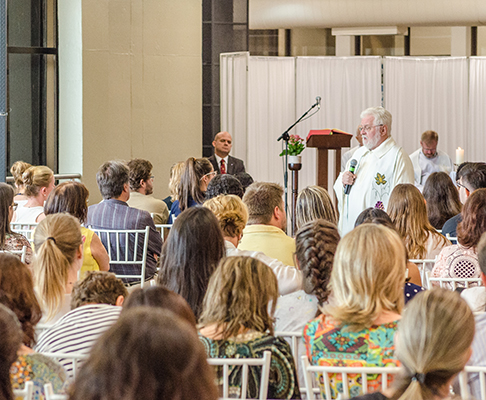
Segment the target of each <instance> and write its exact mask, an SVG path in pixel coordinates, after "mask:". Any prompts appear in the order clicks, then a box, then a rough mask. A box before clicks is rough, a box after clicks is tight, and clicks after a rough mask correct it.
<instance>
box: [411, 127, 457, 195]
mask: <svg viewBox="0 0 486 400" xmlns="http://www.w3.org/2000/svg"><path fill="white" fill-rule="evenodd" d="M438 142H439V135H438V134H437V132H434V131H425V132H424V133H422V137H421V138H420V146H421V147H420V149H418V150H417V151H415V152H413V153H412V154H410V160H412V164H413V172H414V184H415V186H416V187H417V189H419V190H420V191H422V190H423V188H424V185H425V182H426V181H427V178H428V177H429V175H430V174H432V172H445V173H447V174H448V175H449V176H451V173H452V171H454V164H453V163H452V160H451V158H450V157H449V155H447V154H446V153H444V152H442V151H440V150H437V143H438ZM451 177H452V176H451Z"/></svg>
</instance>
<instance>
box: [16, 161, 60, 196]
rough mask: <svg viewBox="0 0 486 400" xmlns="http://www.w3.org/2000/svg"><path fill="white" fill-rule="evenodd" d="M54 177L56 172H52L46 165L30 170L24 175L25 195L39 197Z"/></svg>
mask: <svg viewBox="0 0 486 400" xmlns="http://www.w3.org/2000/svg"><path fill="white" fill-rule="evenodd" d="M53 176H54V172H52V170H51V169H50V168H49V167H46V166H45V165H38V166H35V167H30V168H28V169H27V170H26V171H25V172H24V173H23V174H22V181H23V182H24V189H25V195H26V196H27V197H35V196H37V195H38V194H39V190H40V189H41V188H43V187H47V186H49V184H50V183H51V180H52V177H53Z"/></svg>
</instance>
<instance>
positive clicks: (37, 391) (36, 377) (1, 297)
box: [0, 254, 66, 399]
mask: <svg viewBox="0 0 486 400" xmlns="http://www.w3.org/2000/svg"><path fill="white" fill-rule="evenodd" d="M0 304H3V305H4V306H5V307H8V308H9V309H10V310H12V311H13V312H14V313H15V315H16V316H17V318H18V320H19V322H20V325H21V327H22V344H21V346H20V349H19V350H18V352H17V355H18V357H17V359H16V361H15V362H14V363H13V364H12V367H11V368H10V374H11V379H12V386H13V388H14V389H23V388H24V386H25V382H27V381H32V382H33V383H34V398H36V399H44V384H46V383H49V382H50V383H52V386H53V389H54V391H55V392H56V393H57V392H59V391H61V390H62V389H63V386H64V382H65V381H66V373H65V371H64V369H63V368H62V367H61V365H59V364H58V363H57V362H55V361H53V360H52V359H51V358H48V357H46V356H44V355H42V354H39V353H36V352H34V350H32V347H33V346H34V344H35V326H36V325H37V323H38V322H39V320H40V319H41V316H42V314H41V309H40V306H39V303H38V301H37V298H36V296H35V293H34V284H33V281H32V274H31V272H30V271H29V269H28V268H27V267H26V266H25V264H23V263H22V262H20V260H19V259H18V258H17V257H15V256H13V255H10V254H0Z"/></svg>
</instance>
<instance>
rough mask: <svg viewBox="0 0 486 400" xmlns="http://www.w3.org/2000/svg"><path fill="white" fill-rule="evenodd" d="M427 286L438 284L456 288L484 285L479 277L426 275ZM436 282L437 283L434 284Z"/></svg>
mask: <svg viewBox="0 0 486 400" xmlns="http://www.w3.org/2000/svg"><path fill="white" fill-rule="evenodd" d="M427 280H428V286H429V288H431V287H432V286H439V287H441V288H444V289H450V290H456V289H457V288H466V289H468V288H470V287H473V286H484V285H483V281H482V280H481V278H434V277H431V276H430V275H428V276H427ZM434 283H438V285H434Z"/></svg>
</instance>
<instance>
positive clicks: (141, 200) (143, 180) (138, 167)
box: [127, 158, 169, 224]
mask: <svg viewBox="0 0 486 400" xmlns="http://www.w3.org/2000/svg"><path fill="white" fill-rule="evenodd" d="M127 166H128V169H129V170H130V198H129V199H128V201H127V203H128V205H129V206H130V207H134V208H138V209H139V210H145V211H147V212H149V213H150V214H152V217H153V219H154V223H156V224H166V223H167V220H168V219H169V209H168V208H167V204H165V203H164V202H163V201H162V200H160V199H156V198H155V197H154V196H153V195H152V194H153V192H154V176H153V175H152V163H151V162H150V161H147V160H142V159H140V158H135V159H133V160H130V161H129V162H128V164H127Z"/></svg>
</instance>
